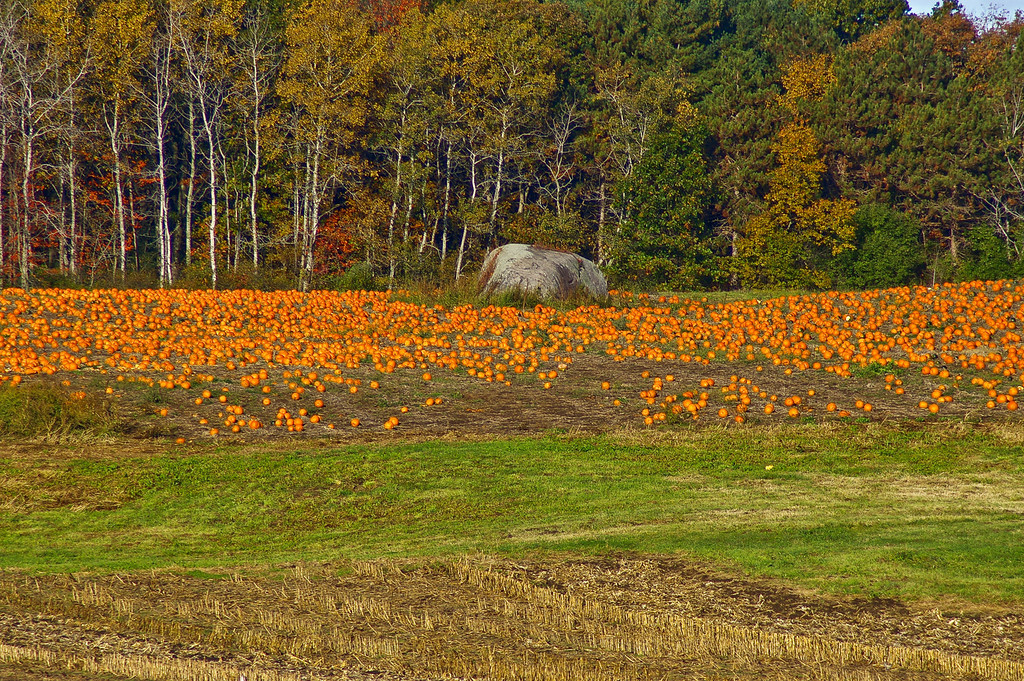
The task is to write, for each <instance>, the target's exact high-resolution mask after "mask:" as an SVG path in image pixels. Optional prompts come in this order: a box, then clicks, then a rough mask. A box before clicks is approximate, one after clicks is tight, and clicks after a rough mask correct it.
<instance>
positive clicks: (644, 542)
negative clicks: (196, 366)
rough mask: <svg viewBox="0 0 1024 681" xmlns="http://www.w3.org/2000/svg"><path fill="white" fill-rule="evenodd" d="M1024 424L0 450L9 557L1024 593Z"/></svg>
mask: <svg viewBox="0 0 1024 681" xmlns="http://www.w3.org/2000/svg"><path fill="white" fill-rule="evenodd" d="M1021 442H1024V429H1022V428H1020V427H1016V426H1005V425H1004V426H993V427H990V428H986V429H982V428H971V427H957V426H953V425H930V426H927V427H924V428H917V427H913V426H908V425H907V424H903V425H901V426H889V425H885V424H877V423H876V424H845V425H797V424H788V425H786V426H780V427H772V428H763V427H762V428H757V429H728V430H726V429H717V428H703V429H700V430H682V431H675V432H672V433H661V434H659V433H654V432H630V431H624V432H619V433H617V434H614V435H606V436H584V437H573V436H568V435H564V434H563V435H559V434H549V435H547V436H542V437H538V438H530V439H506V440H502V439H497V440H486V441H465V440H463V441H449V440H436V439H435V440H428V441H422V442H406V443H401V444H398V445H389V446H384V445H360V446H340V447H339V446H336V445H331V444H328V443H323V442H320V443H317V442H307V443H303V444H301V445H298V446H293V445H289V444H288V443H285V442H279V441H278V442H274V443H273V444H269V445H267V444H264V445H256V444H245V445H234V446H217V445H214V444H207V445H189V446H180V447H179V446H174V445H163V444H160V443H152V442H150V443H139V442H136V443H134V444H133V443H132V442H131V441H113V442H110V443H105V444H104V443H100V444H90V445H89V446H87V447H58V446H47V447H45V448H42V449H34V448H29V447H8V448H6V449H2V450H0V545H2V546H3V550H2V551H0V566H2V567H5V568H26V569H30V570H33V571H39V572H51V573H52V572H76V571H84V570H99V571H109V570H138V569H145V568H161V567H168V566H182V567H187V568H209V567H212V566H233V567H239V566H243V567H244V566H245V565H258V564H275V563H284V562H289V561H320V560H329V559H335V558H340V557H349V558H360V559H372V558H378V557H410V556H413V557H430V556H449V555H453V554H464V553H467V552H470V553H471V552H484V553H489V554H498V555H521V554H523V553H529V554H535V555H537V554H539V555H544V554H558V555H563V554H566V553H571V554H580V553H582V554H596V553H608V552H639V553H659V554H675V555H683V556H692V557H698V558H707V559H712V560H714V561H716V562H719V563H721V564H723V565H728V566H733V567H739V568H741V569H742V570H745V571H747V572H748V573H750V574H753V575H765V576H772V577H777V578H782V579H784V580H786V581H789V582H791V583H794V584H797V585H800V586H803V587H808V588H812V589H816V590H821V591H825V592H833V593H849V594H859V595H864V596H887V597H898V598H901V599H908V600H928V601H931V600H935V601H962V602H968V603H977V604H1017V605H1019V604H1020V603H1021V602H1024V573H1022V572H1021V570H1020V566H1021V565H1022V564H1024V523H1022V520H1024V484H1022V483H1024V448H1022V447H1021Z"/></svg>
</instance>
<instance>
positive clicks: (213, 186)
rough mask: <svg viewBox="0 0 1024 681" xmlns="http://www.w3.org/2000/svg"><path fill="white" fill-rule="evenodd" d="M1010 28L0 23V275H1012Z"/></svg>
mask: <svg viewBox="0 0 1024 681" xmlns="http://www.w3.org/2000/svg"><path fill="white" fill-rule="evenodd" d="M1022 28H1024V19H1022V17H1021V16H1020V15H1019V14H1018V15H1017V16H1015V17H1009V18H1008V17H984V18H978V17H971V16H968V15H967V14H966V13H965V12H964V11H963V10H962V8H961V7H960V5H958V4H957V3H956V1H955V0H947V1H946V2H945V3H944V4H941V5H937V6H936V7H935V9H934V10H933V11H932V12H931V14H929V15H927V16H914V15H909V14H908V8H907V5H906V3H905V0H641V1H640V2H636V1H635V0H565V1H564V2H537V1H535V0H450V1H447V2H436V3H433V4H430V3H427V4H421V3H418V2H416V1H415V0H308V1H306V2H293V1H291V0H7V1H6V2H5V3H3V7H2V8H0V278H2V280H3V282H4V283H6V284H10V285H20V286H22V287H28V286H34V285H76V284H104V285H107V284H123V285H160V286H173V285H191V286H199V285H202V286H210V287H213V288H217V287H223V286H260V287H287V286H291V287H298V288H301V289H304V290H305V289H309V288H311V287H318V286H332V285H339V280H341V282H342V283H343V282H344V279H345V277H349V278H351V275H352V273H353V272H361V273H362V274H363V275H372V276H374V277H377V278H379V279H384V280H387V281H388V282H392V283H393V282H396V281H399V282H401V281H409V280H425V281H434V282H438V283H443V282H446V281H451V280H456V279H459V278H460V277H463V276H465V275H466V274H467V272H469V271H470V270H471V268H472V267H473V266H474V264H476V263H479V261H480V259H481V258H482V255H483V253H484V252H485V251H486V250H487V249H489V248H492V247H494V246H496V245H499V244H501V243H506V242H510V241H517V242H527V243H538V244H542V245H546V246H551V247H555V248H562V249H569V250H574V251H578V252H582V253H584V254H586V255H588V256H590V257H592V258H594V259H595V260H597V261H598V262H599V263H600V264H601V265H602V266H603V267H604V268H605V269H606V271H607V272H609V273H610V275H611V276H612V278H613V280H614V281H617V282H619V283H621V284H622V285H624V286H641V287H643V286H668V287H672V288H676V289H694V288H709V287H717V288H724V287H741V286H742V287H762V286H763V287H801V288H803V287H812V288H821V287H829V286H845V287H874V286H886V285H895V284H902V283H909V282H915V281H916V282H926V283H931V282H937V281H944V280H949V279H957V278H997V277H1007V276H1017V275H1019V274H1021V273H1022V272H1024V259H1022V257H1021V256H1022V249H1024V40H1022V39H1021V29H1022Z"/></svg>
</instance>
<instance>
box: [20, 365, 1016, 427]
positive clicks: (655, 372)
mask: <svg viewBox="0 0 1024 681" xmlns="http://www.w3.org/2000/svg"><path fill="white" fill-rule="evenodd" d="M758 367H760V370H758ZM250 369H251V370H258V369H259V367H258V366H255V365H254V366H252V367H247V368H246V369H245V370H244V371H239V370H236V371H229V370H227V369H225V368H224V367H213V368H210V369H209V373H210V375H212V376H213V377H214V380H213V381H195V382H194V383H193V385H192V387H191V388H190V389H189V390H185V389H182V388H180V387H176V388H173V389H165V388H159V387H150V386H148V385H147V384H146V383H142V382H139V380H140V379H145V380H146V381H149V380H157V381H159V380H163V379H164V378H165V375H163V374H128V375H126V376H125V377H126V378H127V379H128V380H123V381H117V380H116V376H115V375H113V374H100V373H98V372H96V371H92V370H90V371H83V372H79V373H78V374H75V375H73V376H70V377H67V376H61V377H60V378H61V381H68V383H69V385H68V386H67V387H66V389H67V390H69V391H77V390H79V389H81V390H82V391H84V392H87V393H89V394H92V393H95V392H99V391H101V390H102V389H103V388H102V387H101V386H110V387H111V388H112V390H113V393H112V395H110V396H109V398H108V399H109V404H110V409H111V410H112V411H113V413H114V414H115V415H116V416H117V417H119V418H120V419H122V420H123V422H124V423H125V424H126V427H127V430H128V432H129V433H132V434H134V435H136V436H139V437H143V438H145V437H172V438H174V437H184V438H185V439H187V440H202V439H209V438H210V437H211V435H210V429H211V428H212V427H216V428H218V429H219V430H220V434H219V435H218V436H217V437H218V438H219V439H222V440H247V441H263V440H267V439H295V438H299V439H305V438H310V437H315V438H327V439H330V440H332V441H338V442H366V441H371V440H380V439H383V440H385V441H386V440H388V439H391V438H394V437H400V436H406V437H437V436H442V435H456V436H463V435H465V436H473V435H476V436H489V435H496V434H498V435H504V436H515V435H527V434H533V433H538V432H545V431H552V430H554V431H566V432H582V433H601V432H608V431H613V430H619V429H622V428H646V427H652V428H655V429H669V430H671V429H675V428H691V427H702V426H705V425H709V424H715V425H718V424H723V423H728V424H731V425H735V426H740V427H755V426H758V425H765V424H777V423H783V422H790V421H804V422H834V421H842V420H844V419H860V420H870V421H887V422H905V423H918V422H920V423H929V422H949V421H961V422H962V421H967V422H975V423H1001V422H1014V423H1019V422H1020V421H1021V420H1022V416H1021V412H1017V411H1007V409H1006V407H1005V406H1004V405H1002V404H999V405H997V406H996V408H995V409H989V408H987V406H986V402H988V400H989V399H990V398H989V395H987V394H986V390H985V389H983V388H982V387H980V386H976V385H972V384H971V378H974V377H980V378H982V379H985V380H994V377H993V376H991V375H989V374H985V373H984V372H982V373H977V372H970V371H967V370H963V371H961V372H959V373H957V372H955V371H954V372H952V373H951V375H950V377H948V378H944V379H943V378H938V377H924V376H922V375H921V374H920V373H919V372H913V371H907V372H900V373H898V374H897V380H899V381H901V382H902V383H903V385H902V386H895V383H892V384H889V387H890V388H893V387H901V388H902V389H903V390H904V391H905V392H904V394H897V392H896V390H892V389H886V386H887V382H886V381H885V380H884V374H882V373H874V372H868V371H865V372H862V373H861V374H856V373H855V374H854V375H853V376H851V377H845V378H844V377H840V376H837V375H835V374H832V373H827V372H825V371H823V370H817V371H816V370H806V371H798V370H792V369H791V367H785V366H774V365H772V364H764V365H756V364H754V363H752V362H732V363H716V362H712V363H711V364H709V365H706V366H705V365H698V364H693V363H686V362H681V361H667V360H666V361H663V362H655V361H651V360H639V359H633V360H630V361H628V362H617V361H614V358H612V357H609V356H607V355H604V354H601V353H598V352H591V353H586V354H579V355H573V356H564V357H551V358H550V360H549V361H548V362H547V363H542V364H541V365H540V366H538V367H537V371H536V372H535V373H533V374H530V373H524V374H519V375H511V374H510V375H509V376H508V380H509V382H510V383H511V385H505V384H504V383H501V382H486V381H485V380H482V379H481V378H474V377H470V376H469V375H468V374H467V373H466V372H449V371H440V370H439V371H435V372H434V375H433V379H432V380H431V381H429V382H427V381H423V380H422V378H421V376H420V372H419V371H418V370H415V371H414V370H400V371H396V372H395V373H393V374H381V373H379V372H377V371H375V370H374V369H372V368H368V367H364V368H361V369H354V370H347V371H345V372H344V377H345V378H348V379H352V380H358V381H360V382H361V385H360V386H359V388H358V391H357V392H356V393H350V392H349V389H348V388H349V386H346V385H337V384H334V383H328V384H327V388H326V391H325V392H323V393H319V392H317V391H315V390H312V389H308V390H307V391H306V392H305V393H304V394H303V395H302V396H301V397H300V398H299V399H298V400H296V399H292V393H293V390H292V388H291V387H289V385H288V384H289V383H293V384H294V383H295V382H296V381H297V379H296V378H294V377H289V378H285V377H284V375H283V374H284V372H285V370H284V369H282V368H280V367H277V368H271V369H270V370H269V374H270V376H269V378H268V380H266V381H264V382H263V383H261V384H260V385H259V386H253V387H250V388H243V387H241V386H240V384H239V380H240V378H241V377H242V376H244V375H247V374H249V373H250ZM550 370H555V371H557V372H558V376H557V377H556V378H552V379H549V380H547V382H549V383H550V384H551V386H550V388H548V389H545V388H544V387H543V384H544V383H545V380H544V379H540V378H539V374H540V373H542V372H544V373H547V372H549V371H550ZM787 370H790V373H789V374H787V373H786V371H787ZM643 372H649V376H648V377H646V378H645V377H644V376H643ZM320 375H321V376H322V375H323V373H322V372H321V374H320ZM669 376H671V377H672V380H671V381H669V380H668V377H669ZM733 377H736V378H737V379H740V382H739V384H738V385H739V386H740V387H745V388H746V389H747V390H748V391H749V393H750V398H751V404H750V405H749V408H747V409H746V411H744V412H742V416H743V418H744V419H745V421H746V423H744V424H735V423H734V422H733V419H734V417H735V416H736V415H738V414H739V413H740V411H739V410H738V409H737V401H736V397H737V396H738V395H739V393H738V391H737V390H735V389H734V390H731V391H728V390H723V389H727V388H728V386H729V385H730V384H731V383H732V378H733ZM958 377H959V380H957V378H958ZM655 378H662V379H663V380H664V382H663V383H662V385H661V388H660V389H659V390H658V391H657V395H656V396H655V398H654V401H653V404H652V403H650V402H649V401H648V399H646V398H644V397H642V396H641V392H642V391H649V390H652V388H653V387H654V379H655ZM31 380H32V381H46V382H50V383H56V382H57V381H56V379H55V378H33V379H31ZM708 380H713V381H714V386H713V387H702V385H701V382H702V381H708ZM373 381H376V382H378V383H379V387H377V388H371V387H370V384H371V382H373ZM744 381H746V383H745V382H744ZM604 382H607V383H608V384H609V389H602V383H604ZM264 387H269V388H270V392H269V393H266V392H264V391H263V388H264ZM754 387H756V388H757V390H756V391H755V390H754ZM1010 387H1011V384H1010V383H1007V382H1005V381H1004V382H1003V383H1001V384H1000V385H999V386H998V391H999V392H1004V391H1005V390H1008V389H1009V388H1010ZM225 389H226V391H225ZM936 389H943V395H948V396H952V397H953V401H952V402H946V403H943V404H941V405H940V411H939V413H937V414H932V413H930V412H928V411H927V410H923V409H921V408H920V406H919V403H920V402H921V401H922V400H924V401H926V402H929V403H932V402H935V400H934V399H933V397H932V392H933V391H934V390H936ZM203 390H209V391H210V392H212V393H213V398H210V399H206V400H204V401H203V403H202V404H201V405H196V404H195V400H196V398H197V397H200V396H201V393H202V391H203ZM1022 392H1024V390H1022ZM688 393H692V394H693V395H694V398H695V399H696V398H697V397H699V396H700V394H701V393H706V394H707V395H708V398H707V406H706V407H705V408H704V409H703V410H701V412H700V415H699V418H698V419H693V418H692V417H691V416H690V415H689V414H688V413H687V412H685V411H683V412H682V413H680V414H676V413H673V411H672V407H674V406H678V405H680V404H681V403H682V401H683V400H684V399H685V397H686V395H687V394H688ZM222 394H223V395H225V397H226V400H227V401H226V402H225V403H220V402H218V401H217V399H216V398H217V397H218V396H219V395H222ZM762 394H763V395H764V397H761V395H762ZM772 396H775V398H776V399H775V401H774V406H775V413H773V414H771V415H766V414H765V413H764V408H765V405H767V404H768V403H769V402H770V401H771V397H772ZM793 396H796V397H799V398H800V400H801V403H800V405H799V407H798V411H799V415H798V417H797V418H795V419H794V418H790V417H788V416H787V408H786V407H785V406H784V405H783V402H784V401H785V399H786V398H787V397H793ZM431 397H441V398H443V402H442V404H440V405H434V406H426V404H425V402H426V400H427V399H428V398H431ZM666 398H670V399H675V401H674V402H669V403H668V405H665V404H664V402H665V399H666ZM264 399H269V401H270V404H269V405H263V404H262V402H263V400H264ZM318 399H319V400H322V401H323V403H324V404H323V406H322V407H317V406H315V404H314V402H315V400H318ZM616 400H618V401H619V404H615V402H616ZM858 401H861V402H867V403H869V404H870V405H871V406H872V409H871V410H870V411H865V410H863V409H858V408H857V406H856V404H857V402H858ZM829 403H834V404H835V405H836V406H837V409H836V411H834V412H830V411H828V410H827V409H826V406H827V405H828V404H829ZM229 405H239V406H241V407H243V408H244V417H242V418H243V419H244V420H248V419H258V420H259V421H260V422H261V423H262V424H263V428H262V429H260V430H250V429H248V428H242V430H241V432H240V433H238V434H231V433H230V432H229V430H230V429H229V428H228V427H227V426H226V425H225V423H224V421H225V419H226V418H229V417H230V414H228V413H227V412H226V410H225V407H226V406H229ZM403 407H404V408H406V409H407V411H406V412H402V408H403ZM281 408H284V409H287V410H288V411H289V413H290V414H292V415H293V416H298V415H299V410H300V409H305V410H307V412H308V413H307V415H306V417H305V424H304V429H303V431H302V432H288V431H287V429H286V428H282V427H275V426H274V421H275V418H276V417H277V414H278V410H279V409H281ZM645 408H648V409H650V410H651V412H653V413H658V412H667V413H666V418H665V420H664V421H662V422H658V421H656V422H655V423H654V424H653V425H652V426H645V423H644V418H643V415H642V410H643V409H645ZM721 408H725V409H726V410H727V413H728V417H727V418H726V419H722V418H719V416H718V411H719V409H721ZM161 410H166V411H167V413H166V415H165V416H161V415H160V412H161ZM841 412H846V413H845V414H842V415H841ZM313 415H319V417H320V419H321V421H320V423H310V422H309V417H311V416H313ZM390 417H396V418H398V419H399V422H400V423H399V425H398V427H396V428H395V429H394V430H385V429H384V428H383V425H384V423H385V422H386V421H387V420H388V419H389V418H390ZM353 418H356V419H359V421H360V426H359V427H358V428H352V427H351V426H350V425H349V422H350V421H351V419H353ZM204 419H205V421H206V423H203V422H202V421H203V420H204ZM328 424H334V426H335V427H334V429H330V428H328Z"/></svg>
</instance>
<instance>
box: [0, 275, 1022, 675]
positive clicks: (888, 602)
mask: <svg viewBox="0 0 1024 681" xmlns="http://www.w3.org/2000/svg"><path fill="white" fill-rule="evenodd" d="M1022 295H1024V284H1022V283H1019V282H1015V281H996V282H992V281H988V282H980V281H979V282H969V283H963V284H944V285H939V286H936V287H932V288H924V287H918V288H898V289H889V290H875V291H864V292H834V291H833V292H824V293H807V294H793V295H779V296H770V295H761V294H751V295H750V296H747V297H738V296H737V295H735V294H713V293H709V294H692V295H684V294H664V295H661V294H633V293H628V292H618V291H616V292H612V294H611V297H610V300H609V301H607V302H606V303H604V304H601V305H599V304H596V303H594V304H589V305H581V306H577V307H572V306H569V305H564V304H553V305H545V304H537V305H532V304H529V305H527V304H521V305H517V306H516V305H513V306H499V305H491V304H470V303H466V304H454V305H451V304H447V305H446V304H441V302H439V299H438V298H437V297H436V296H435V297H431V296H425V295H423V294H421V293H415V292H409V291H404V290H396V291H388V292H366V291H361V292H355V291H353V292H343V293H339V292H327V291H317V292H312V293H308V294H303V293H297V292H261V291H186V290H104V291H100V290H91V291H90V290H64V289H62V290H56V289H37V290H30V291H25V290H21V289H7V290H4V291H2V292H0V319H2V323H0V546H2V547H3V548H2V549H0V680H3V681H7V679H11V680H14V679H24V678H29V679H61V680H62V681H71V680H79V679H89V680H92V679H114V678H138V679H197V680H198V679H203V680H206V679H209V680H221V679H223V680H225V681H238V679H241V678H245V679H247V681H254V680H255V679H265V680H267V681H278V680H288V681H292V680H293V679H294V680H295V681H298V680H300V679H303V680H305V679H368V678H384V679H401V680H411V679H442V678H457V679H510V680H511V679H553V680H561V679H565V680H568V679H683V678H686V679H779V680H781V679H837V680H838V679H850V680H853V679H865V680H866V679H946V678H957V679H1024V646H1022V645H1021V641H1024V613H1022V612H1021V606H1022V604H1024V576H1022V573H1021V571H1020V568H1019V566H1020V565H1021V564H1022V561H1024V548H1022V547H1024V536H1022V523H1021V518H1024V496H1022V492H1021V490H1022V489H1024V485H1022V484H1021V483H1022V482H1024V453H1022V447H1021V443H1022V442H1024V423H1022V419H1021V417H1020V412H1019V410H1018V401H1017V397H1019V396H1020V395H1021V392H1022V391H1024V385H1022V380H1024V348H1022V345H1021V335H1020V334H1021V325H1022V324H1024V321H1022V319H1021V313H1022V308H1021V305H1022V303H1021V296H1022ZM755 296H758V297H755ZM1022 399H1024V398H1022Z"/></svg>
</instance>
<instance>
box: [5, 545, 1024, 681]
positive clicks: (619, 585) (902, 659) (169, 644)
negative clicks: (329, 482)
mask: <svg viewBox="0 0 1024 681" xmlns="http://www.w3.org/2000/svg"><path fill="white" fill-rule="evenodd" d="M652 587H653V592H652ZM755 599H756V600H755ZM700 601H708V602H711V603H713V606H712V607H713V609H714V610H715V611H716V612H715V613H714V614H715V615H719V616H720V615H721V614H722V613H723V612H726V611H729V610H731V609H735V610H736V611H737V612H738V613H742V614H739V615H738V616H737V617H733V618H729V619H739V620H742V621H743V622H742V623H738V622H737V623H730V622H728V621H727V620H723V619H721V618H720V617H716V616H710V615H712V613H710V612H702V611H701V610H702V608H701V607H700V606H698V605H697V603H698V602H700ZM780 604H784V607H783V608H779V607H778V606H779V605H780ZM0 608H2V610H0V618H3V623H4V630H5V631H6V633H7V637H8V639H9V642H8V643H6V644H5V645H3V646H2V647H0V660H4V661H5V662H6V663H7V664H8V665H14V666H15V667H19V666H20V667H21V668H23V669H24V670H26V673H28V672H29V670H32V669H33V668H45V669H49V670H51V672H52V673H54V674H56V676H54V677H53V678H62V677H61V675H60V674H63V673H64V672H63V671H61V672H57V671H55V670H58V669H60V670H67V676H66V678H76V675H78V676H81V675H83V674H86V675H88V674H90V673H96V674H104V673H106V674H112V675H115V676H116V675H132V676H137V677H139V678H155V679H177V678H204V679H224V680H225V681H228V680H230V681H235V680H236V679H238V678H243V677H244V678H247V679H266V680H268V681H269V680H274V681H276V680H278V679H287V680H289V681H290V680H291V679H311V678H323V679H362V678H393V679H420V678H492V679H559V680H560V679H565V680H567V681H568V680H570V679H581V678H585V679H616V680H618V679H662V678H687V679H690V678H698V679H718V678H750V679H754V678H760V679H765V678H767V679H851V680H852V679H906V678H917V679H942V678H993V679H1020V678H1024V646H1022V643H1021V642H1022V641H1024V636H1022V634H1024V622H1022V621H1021V620H1020V619H1019V618H1011V617H994V616H989V617H976V618H975V619H974V620H973V621H960V620H950V619H947V618H946V617H945V616H943V615H942V614H941V613H938V612H911V611H906V610H902V611H901V610H900V609H899V608H898V607H896V606H895V605H894V604H893V603H885V602H878V601H870V600H863V599H844V600H837V599H822V598H817V597H811V596H806V595H801V594H798V593H796V592H793V591H791V590H787V589H784V588H780V587H778V586H775V585H771V584H767V583H758V582H756V581H749V580H742V579H737V578H735V577H726V576H723V575H721V574H719V573H717V572H715V571H714V570H713V569H711V568H708V567H707V566H700V565H694V564H690V563H686V562H683V561H679V560H668V559H661V560H651V559H632V558H624V557H620V558H605V559H601V560H575V561H554V562H548V563H542V564H539V563H534V562H510V561H495V560H486V559H475V560H466V559H463V560H457V561H435V562H430V563H414V562H408V561H405V562H403V561H398V562H396V561H385V562H379V561H378V562H372V563H363V562H344V563H340V564H337V563H336V564H319V565H297V566H295V567H293V568H291V569H283V570H279V571H278V572H277V574H273V575H252V576H241V575H238V574H235V573H215V574H204V575H202V576H201V577H197V576H189V575H187V574H185V575H183V574H180V573H179V574H175V573H167V572H149V573H145V574H140V573H136V574H131V575H126V574H114V575H108V576H103V577H82V576H51V577H42V576H29V575H19V574H11V573H7V574H4V575H3V578H2V580H0ZM12 609H13V610H15V611H17V612H18V613H19V617H18V618H17V620H14V619H13V618H12V617H11V615H10V614H9V611H10V610H12ZM29 613H30V615H29V616H26V615H28V614H29ZM908 625H909V626H911V627H913V628H915V629H918V630H919V631H920V632H922V634H923V637H921V638H916V639H914V638H912V637H910V636H908V632H907V630H906V629H905V627H907V626H908ZM997 631H998V632H999V634H1000V635H995V634H996V632H997ZM995 654H998V657H996V656H995ZM86 678H88V676H86Z"/></svg>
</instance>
